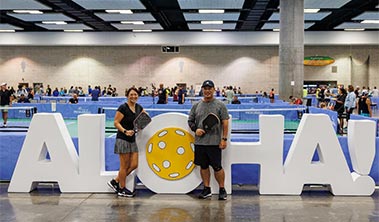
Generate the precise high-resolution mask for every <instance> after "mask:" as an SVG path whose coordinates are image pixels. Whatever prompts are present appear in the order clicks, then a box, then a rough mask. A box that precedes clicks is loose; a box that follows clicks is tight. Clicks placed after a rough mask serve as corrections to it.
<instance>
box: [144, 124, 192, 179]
mask: <svg viewBox="0 0 379 222" xmlns="http://www.w3.org/2000/svg"><path fill="white" fill-rule="evenodd" d="M194 140H195V139H194V137H193V136H192V135H191V134H190V133H189V132H188V131H186V130H184V129H181V128H175V127H171V128H164V129H162V130H160V131H158V132H157V133H155V134H154V135H153V136H152V137H151V138H150V139H149V140H148V142H147V144H146V160H147V163H148V165H149V167H150V169H151V170H152V171H153V172H154V173H155V174H156V175H158V176H159V177H161V178H163V179H166V180H179V179H181V178H183V177H185V176H187V175H188V174H190V173H191V172H192V170H193V168H194V167H195V164H194V163H193V160H194V150H195V147H194V146H195V145H194Z"/></svg>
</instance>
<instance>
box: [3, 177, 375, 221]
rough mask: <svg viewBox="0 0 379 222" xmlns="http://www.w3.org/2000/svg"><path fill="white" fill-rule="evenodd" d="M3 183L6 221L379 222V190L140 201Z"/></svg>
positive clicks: (248, 192)
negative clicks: (11, 188) (20, 189)
mask: <svg viewBox="0 0 379 222" xmlns="http://www.w3.org/2000/svg"><path fill="white" fill-rule="evenodd" d="M7 188H8V183H0V221H91V222H92V221H154V222H158V221H175V222H176V221H180V222H181V221H196V222H198V221H217V222H223V221H286V222H291V221H294V222H295V221H296V222H299V221H302V222H307V221H322V222H325V221H333V222H337V221H341V222H346V221H370V222H378V221H379V190H378V189H377V190H376V191H375V193H374V194H373V195H372V196H370V197H336V196H333V195H331V194H330V193H329V192H328V191H327V190H325V189H324V188H322V187H321V188H320V187H318V188H313V187H312V188H311V187H305V188H304V191H303V194H302V195H301V196H260V195H259V194H258V191H257V188H256V187H255V186H248V185H245V186H234V187H233V195H229V196H228V200H226V201H219V200H217V196H216V195H214V196H213V197H212V198H211V199H207V200H199V199H197V194H198V193H199V192H200V190H195V191H194V192H193V193H190V194H187V195H158V194H154V193H152V192H151V191H149V190H147V189H144V187H142V186H139V187H138V189H137V195H136V197H134V198H126V197H117V196H116V195H115V194H105V193H104V194H93V193H71V194H67V193H64V194H63V193H60V192H59V188H58V186H57V185H56V184H41V185H39V187H38V188H37V189H36V190H34V191H33V192H31V193H7Z"/></svg>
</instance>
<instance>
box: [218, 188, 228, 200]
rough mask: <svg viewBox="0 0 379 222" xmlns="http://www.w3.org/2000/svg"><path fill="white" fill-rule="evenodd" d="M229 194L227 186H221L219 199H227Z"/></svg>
mask: <svg viewBox="0 0 379 222" xmlns="http://www.w3.org/2000/svg"><path fill="white" fill-rule="evenodd" d="M226 197H227V194H226V190H225V188H220V192H219V193H218V199H219V200H226Z"/></svg>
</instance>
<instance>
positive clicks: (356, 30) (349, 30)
mask: <svg viewBox="0 0 379 222" xmlns="http://www.w3.org/2000/svg"><path fill="white" fill-rule="evenodd" d="M344 30H345V31H364V30H365V29H344Z"/></svg>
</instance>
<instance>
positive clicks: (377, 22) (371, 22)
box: [361, 20, 379, 24]
mask: <svg viewBox="0 0 379 222" xmlns="http://www.w3.org/2000/svg"><path fill="white" fill-rule="evenodd" d="M361 23H369V24H379V20H363V21H361Z"/></svg>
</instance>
